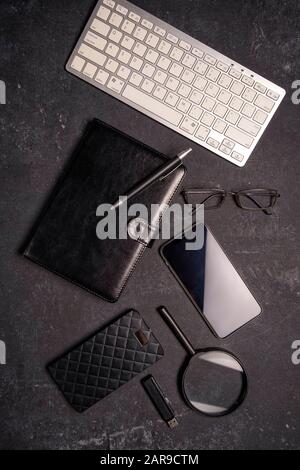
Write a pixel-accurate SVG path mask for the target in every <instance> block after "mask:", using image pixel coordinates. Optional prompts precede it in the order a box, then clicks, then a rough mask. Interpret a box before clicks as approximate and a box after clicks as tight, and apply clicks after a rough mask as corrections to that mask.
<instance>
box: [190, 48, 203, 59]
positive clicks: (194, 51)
mask: <svg viewBox="0 0 300 470" xmlns="http://www.w3.org/2000/svg"><path fill="white" fill-rule="evenodd" d="M192 54H194V55H195V56H196V57H198V59H202V57H203V56H204V52H203V51H201V50H200V49H197V47H194V48H193V49H192Z"/></svg>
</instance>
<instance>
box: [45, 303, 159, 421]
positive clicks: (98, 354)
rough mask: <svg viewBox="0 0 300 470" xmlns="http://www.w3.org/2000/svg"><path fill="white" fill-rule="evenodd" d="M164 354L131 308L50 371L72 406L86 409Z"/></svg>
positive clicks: (71, 351) (150, 332)
mask: <svg viewBox="0 0 300 470" xmlns="http://www.w3.org/2000/svg"><path fill="white" fill-rule="evenodd" d="M139 338H140V339H139ZM141 341H142V342H141ZM163 355H164V351H163V348H162V346H161V345H160V343H159V341H158V340H157V339H156V338H155V336H154V335H153V333H152V331H151V329H150V328H149V327H148V325H147V324H146V323H145V322H144V320H143V319H142V317H141V315H140V314H139V313H138V312H136V311H135V310H131V311H130V312H128V313H127V314H125V315H123V316H122V317H121V318H119V319H118V320H117V321H115V322H114V323H111V324H110V325H108V326H107V327H106V328H104V329H102V330H100V331H98V332H97V333H96V334H95V335H93V336H91V337H89V338H88V339H87V340H85V341H83V342H82V343H80V344H78V345H77V346H76V347H75V348H73V349H72V350H70V351H69V352H67V353H66V354H64V355H63V356H62V357H60V358H59V359H57V360H55V361H53V362H52V363H51V364H49V366H48V370H49V372H50V375H51V376H52V378H53V380H54V381H55V382H56V384H57V385H58V387H59V389H60V390H61V391H62V393H63V394H64V396H65V398H66V400H67V401H68V402H69V403H70V405H71V406H72V407H73V408H74V409H75V410H76V411H79V412H83V411H85V410H87V409H88V408H90V407H91V406H93V405H95V404H96V403H97V402H98V401H100V400H102V399H103V398H105V397H106V396H107V395H110V394H111V393H112V392H114V391H115V390H117V389H118V388H119V387H121V386H122V385H124V384H126V383H127V382H129V381H130V380H132V379H133V378H134V377H136V376H137V375H138V374H140V373H141V372H144V371H145V370H146V369H147V368H148V367H150V366H151V365H153V364H155V363H156V362H157V361H158V360H159V359H160V358H162V357H163Z"/></svg>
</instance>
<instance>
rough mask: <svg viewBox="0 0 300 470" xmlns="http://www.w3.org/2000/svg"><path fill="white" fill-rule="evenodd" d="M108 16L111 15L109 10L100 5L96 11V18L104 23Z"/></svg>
mask: <svg viewBox="0 0 300 470" xmlns="http://www.w3.org/2000/svg"><path fill="white" fill-rule="evenodd" d="M110 14H111V10H109V9H108V8H105V7H104V6H103V5H101V7H100V8H99V10H98V13H97V16H98V18H101V20H104V21H106V20H107V18H108V17H109V15H110Z"/></svg>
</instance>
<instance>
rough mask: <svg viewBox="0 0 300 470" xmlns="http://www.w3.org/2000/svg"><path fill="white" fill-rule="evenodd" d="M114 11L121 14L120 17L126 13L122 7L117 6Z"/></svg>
mask: <svg viewBox="0 0 300 470" xmlns="http://www.w3.org/2000/svg"><path fill="white" fill-rule="evenodd" d="M116 11H117V12H118V13H121V15H124V16H126V15H127V13H128V10H127V8H125V7H123V6H122V5H117V8H116Z"/></svg>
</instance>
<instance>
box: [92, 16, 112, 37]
mask: <svg viewBox="0 0 300 470" xmlns="http://www.w3.org/2000/svg"><path fill="white" fill-rule="evenodd" d="M91 29H92V30H93V31H96V32H97V33H99V34H101V35H102V36H107V35H108V33H109V31H110V26H108V25H107V24H105V23H103V21H100V20H97V19H94V20H93V22H92V24H91Z"/></svg>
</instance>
